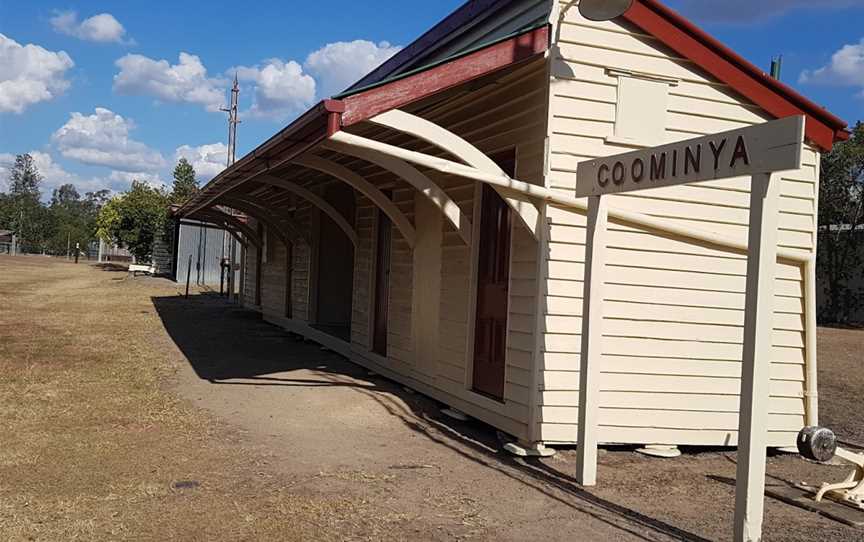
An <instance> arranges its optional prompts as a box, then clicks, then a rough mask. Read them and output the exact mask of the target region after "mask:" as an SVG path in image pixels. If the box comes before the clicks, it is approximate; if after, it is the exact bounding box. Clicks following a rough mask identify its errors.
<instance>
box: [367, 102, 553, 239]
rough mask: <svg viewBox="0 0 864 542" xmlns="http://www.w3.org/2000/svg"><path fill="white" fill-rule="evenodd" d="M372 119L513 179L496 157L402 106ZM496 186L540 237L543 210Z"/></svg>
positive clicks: (493, 172)
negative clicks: (407, 111) (497, 162)
mask: <svg viewBox="0 0 864 542" xmlns="http://www.w3.org/2000/svg"><path fill="white" fill-rule="evenodd" d="M369 122H372V123H375V124H378V125H380V126H385V127H387V128H390V129H391V130H396V131H398V132H402V133H405V134H408V135H412V136H414V137H416V138H418V139H422V140H423V141H426V142H427V143H431V144H432V145H435V146H436V147H438V148H440V149H442V150H445V151H447V152H448V153H450V154H452V155H453V156H455V157H456V158H458V159H460V160H461V161H463V162H465V163H466V164H468V165H469V166H471V167H474V168H477V169H479V170H480V171H484V172H486V173H491V174H495V175H501V176H502V177H504V178H506V179H509V178H510V177H509V176H508V175H507V174H506V173H505V172H504V170H502V169H501V168H500V167H499V166H498V164H496V163H495V161H494V160H492V159H491V158H489V157H488V156H486V155H485V154H484V153H483V151H481V150H480V149H478V148H477V147H475V146H474V145H472V144H471V143H469V142H468V141H466V140H464V139H462V138H461V137H459V136H458V135H456V134H454V133H453V132H451V131H450V130H447V129H446V128H443V127H441V126H439V125H437V124H435V123H434V122H430V121H428V120H426V119H423V118H421V117H418V116H417V115H412V114H410V113H406V112H404V111H401V110H399V109H393V110H391V111H387V112H386V113H381V114H380V115H377V116H375V117H372V118H371V119H369ZM493 188H494V189H495V191H496V192H498V194H499V195H500V196H501V197H502V198H503V199H504V201H506V202H507V205H509V206H510V208H511V209H513V211H515V212H516V216H518V217H519V219H520V220H521V222H522V224H524V225H525V227H526V228H528V231H530V232H531V235H533V236H534V238H535V239H537V235H538V234H537V232H538V228H539V227H540V224H539V220H540V211H539V210H538V209H537V207H536V205H535V204H534V203H533V202H531V201H528V200H527V199H524V198H517V197H514V194H513V193H512V192H510V193H508V191H506V190H505V189H503V188H501V187H498V186H493Z"/></svg>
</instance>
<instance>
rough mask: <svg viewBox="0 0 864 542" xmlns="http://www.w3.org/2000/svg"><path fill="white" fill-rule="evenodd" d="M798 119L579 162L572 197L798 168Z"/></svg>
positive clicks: (800, 138)
mask: <svg viewBox="0 0 864 542" xmlns="http://www.w3.org/2000/svg"><path fill="white" fill-rule="evenodd" d="M803 141H804V117H803V116H801V117H787V118H784V119H781V120H776V121H772V122H766V123H764V124H757V125H755V126H750V127H748V128H741V129H738V130H732V131H730V132H724V133H721V134H716V135H712V136H707V137H700V138H696V139H691V140H688V141H682V142H679V143H672V144H670V145H663V146H660V147H654V148H651V149H646V150H641V151H634V152H630V153H626V154H619V155H616V156H610V157H606V158H597V159H595V160H590V161H587V162H582V163H581V164H579V168H578V171H577V173H576V197H585V196H599V195H604V194H614V193H618V192H629V191H632V190H641V189H645V188H659V187H663V186H672V185H676V184H684V183H691V182H698V181H708V180H711V179H723V178H728V177H743V176H750V175H754V174H757V173H768V172H774V171H784V170H792V169H798V168H799V167H801V149H802V142H803Z"/></svg>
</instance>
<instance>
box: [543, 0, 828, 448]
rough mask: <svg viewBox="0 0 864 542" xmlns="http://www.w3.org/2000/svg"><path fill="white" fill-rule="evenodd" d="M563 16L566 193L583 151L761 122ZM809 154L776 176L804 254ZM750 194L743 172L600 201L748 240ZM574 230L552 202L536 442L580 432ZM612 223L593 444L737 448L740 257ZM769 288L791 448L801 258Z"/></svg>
mask: <svg viewBox="0 0 864 542" xmlns="http://www.w3.org/2000/svg"><path fill="white" fill-rule="evenodd" d="M560 13H561V14H562V15H561V20H560V21H559V23H558V25H557V28H556V29H555V32H554V36H555V37H554V40H555V43H554V44H553V48H552V52H551V58H550V62H551V77H550V96H549V99H550V108H549V109H550V111H549V126H548V131H549V134H548V135H549V156H548V164H547V175H546V184H547V186H548V187H549V188H552V189H554V190H557V191H561V192H562V193H565V194H572V190H573V189H574V186H575V179H576V174H575V172H576V169H577V167H578V164H579V163H580V162H581V161H584V160H587V159H591V158H595V157H598V156H606V155H611V154H618V153H622V152H627V151H629V150H633V149H634V148H638V147H640V146H653V145H658V144H662V143H669V142H673V141H677V140H683V139H688V138H692V137H697V136H699V135H705V134H711V133H716V132H720V131H725V130H731V129H735V128H740V127H743V126H747V125H751V124H755V123H760V122H764V121H766V120H770V119H771V117H769V116H768V115H766V114H765V113H764V112H763V111H762V110H760V109H759V108H758V107H757V106H755V105H753V104H752V103H749V102H748V101H747V100H745V99H743V98H742V97H740V96H738V95H736V94H735V93H734V92H733V91H731V90H730V89H729V88H728V87H727V86H726V85H724V84H721V83H719V82H717V81H715V80H713V79H711V78H710V77H709V76H707V75H706V74H705V73H704V72H702V71H701V70H700V69H699V68H698V67H696V66H695V65H694V64H693V63H691V62H690V61H688V60H686V59H683V58H680V57H679V56H677V55H675V54H674V53H673V52H671V51H669V50H668V49H666V48H665V47H664V46H662V45H661V44H660V43H659V42H658V41H657V40H655V39H654V38H652V37H651V36H647V35H644V34H643V33H640V32H639V31H638V30H637V29H636V28H635V27H630V26H628V25H625V24H618V23H616V22H603V23H598V22H591V21H588V20H586V19H584V18H582V17H581V16H580V15H579V13H578V10H577V9H575V7H572V9H571V3H567V2H565V3H562V4H561V6H560ZM640 88H642V89H646V90H647V92H645V93H639V92H634V90H638V89H640ZM634 116H635V117H636V120H635V121H634ZM640 116H641V118H642V119H643V122H642V124H640V123H639V122H638V118H639V117H640ZM658 124H659V126H658ZM628 137H629V139H628ZM818 161H819V155H818V153H817V152H816V151H814V150H813V149H810V148H808V150H807V151H806V152H805V159H804V167H803V168H802V169H800V170H798V171H794V172H790V173H785V174H783V175H782V181H781V186H782V189H781V192H782V203H781V218H780V232H779V239H780V241H779V243H780V245H781V246H782V247H786V248H788V249H793V250H799V251H801V252H802V253H803V254H805V255H806V254H812V253H813V252H814V250H815V242H814V231H815V211H816V195H817V194H818V190H817V179H818V171H817V168H818ZM748 198H749V179H729V180H722V181H711V182H706V183H700V184H693V185H683V186H676V187H669V188H661V189H655V190H648V191H640V192H636V193H632V194H628V195H615V196H610V199H609V206H610V208H612V209H615V208H618V209H624V210H628V211H635V212H639V213H643V214H646V215H650V216H654V217H662V218H664V219H667V220H670V221H674V222H675V223H678V224H683V225H689V226H693V227H695V228H699V229H702V230H710V231H713V232H718V233H721V234H723V235H725V236H727V237H734V238H738V239H742V240H745V241H746V238H747V221H748V201H749V199H748ZM585 223H586V219H585V216H584V214H578V213H573V212H571V211H567V210H563V209H559V208H555V207H550V208H549V209H548V210H547V235H548V240H549V242H548V250H547V251H546V256H545V261H544V262H543V266H544V267H545V272H546V276H547V277H548V281H547V284H546V292H545V297H544V299H543V301H542V303H541V304H542V306H543V307H542V310H543V317H542V318H541V319H540V323H539V328H540V329H539V331H540V332H541V333H542V341H541V342H542V344H541V345H540V356H541V368H540V369H541V373H542V378H541V382H540V390H541V391H540V408H539V412H538V416H536V417H535V420H534V421H535V423H536V424H538V425H537V427H536V428H535V435H538V437H537V438H538V440H542V441H546V442H566V443H572V442H575V440H576V434H577V427H576V424H577V420H578V406H577V405H578V402H579V401H578V397H579V394H578V385H579V348H580V331H581V318H580V316H581V313H582V299H581V298H582V279H583V277H584V271H585V270H584V265H583V262H584V256H585V245H584V241H585ZM609 229H610V231H609V253H608V261H607V266H606V272H605V274H604V277H605V280H606V283H607V286H606V288H605V292H606V294H605V305H604V311H605V315H606V316H605V318H604V323H603V329H604V343H603V354H604V360H603V373H602V376H601V381H600V382H601V392H600V398H601V399H600V400H601V409H600V413H599V423H600V428H599V438H600V441H601V442H626V443H646V444H650V443H669V444H694V445H731V444H735V443H736V441H737V427H738V414H737V412H738V393H739V388H740V372H741V362H740V360H741V356H742V334H743V323H744V312H743V307H744V286H745V275H746V257H745V256H744V255H743V254H740V253H737V252H733V251H728V250H724V249H722V248H718V247H713V246H709V245H706V244H700V243H698V242H694V241H691V240H688V239H685V238H681V237H676V236H674V235H669V234H664V233H663V232H659V231H650V230H646V229H641V228H636V227H631V226H628V225H625V224H623V223H619V222H616V221H615V220H614V218H610V225H609ZM775 286H776V295H775V325H774V328H775V329H774V337H773V344H774V348H773V359H772V364H771V390H770V394H771V407H770V408H771V414H770V445H772V446H788V445H792V444H794V441H795V435H796V433H797V431H798V430H799V429H800V428H801V427H803V426H804V425H805V417H804V414H805V412H804V409H805V401H804V394H805V374H806V367H805V333H804V323H805V318H804V296H805V288H804V268H803V264H801V263H796V262H784V261H779V262H778V264H777V279H776V281H775ZM811 362H812V363H815V359H813V360H812V361H811Z"/></svg>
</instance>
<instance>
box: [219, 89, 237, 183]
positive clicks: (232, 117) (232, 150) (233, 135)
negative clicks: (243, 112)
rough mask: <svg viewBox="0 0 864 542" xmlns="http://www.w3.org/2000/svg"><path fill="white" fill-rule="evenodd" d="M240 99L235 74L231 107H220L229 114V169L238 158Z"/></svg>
mask: <svg viewBox="0 0 864 542" xmlns="http://www.w3.org/2000/svg"><path fill="white" fill-rule="evenodd" d="M239 98H240V85H239V84H238V83H237V74H236V73H235V74H234V86H233V87H231V107H228V108H225V107H220V108H219V109H220V110H222V111H225V112H226V113H228V162H227V164H226V166H227V167H231V165H232V164H233V163H234V161H235V160H236V158H237V125H238V124H240V122H241V121H240V120H239V119H238V118H237V101H238V99H239Z"/></svg>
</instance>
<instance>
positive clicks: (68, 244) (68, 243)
mask: <svg viewBox="0 0 864 542" xmlns="http://www.w3.org/2000/svg"><path fill="white" fill-rule="evenodd" d="M71 247H72V232H71V231H70V232H66V259H67V260H68V259H69V256H71V252H70V251H71Z"/></svg>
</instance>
